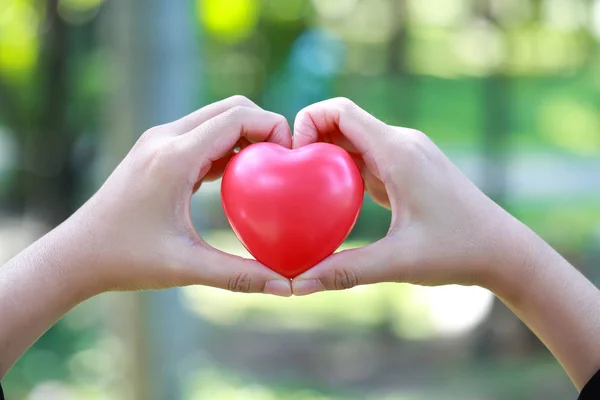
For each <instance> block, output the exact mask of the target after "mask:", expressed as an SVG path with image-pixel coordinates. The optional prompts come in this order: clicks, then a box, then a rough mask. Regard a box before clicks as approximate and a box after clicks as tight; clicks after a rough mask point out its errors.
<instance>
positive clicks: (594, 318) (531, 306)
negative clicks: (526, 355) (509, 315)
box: [488, 224, 600, 390]
mask: <svg viewBox="0 0 600 400" xmlns="http://www.w3.org/2000/svg"><path fill="white" fill-rule="evenodd" d="M517 225H519V226H517V228H516V229H515V230H514V231H513V232H514V234H513V235H509V236H508V237H507V240H509V241H510V242H511V247H510V251H509V252H508V253H509V254H510V255H509V256H508V258H507V259H506V262H505V263H504V265H502V264H501V263H499V264H498V265H499V267H501V268H502V269H501V270H499V272H498V273H497V274H496V276H495V277H494V281H492V282H490V283H489V285H488V286H489V287H490V289H491V290H492V291H493V292H494V293H495V294H496V295H497V296H498V297H499V298H500V299H501V300H502V301H503V302H504V303H505V304H506V305H507V306H508V307H509V308H510V309H511V310H512V311H513V312H515V314H516V315H517V316H518V317H519V318H520V319H521V320H522V321H523V322H524V323H525V324H526V325H527V326H528V327H529V328H530V329H531V330H532V331H533V332H534V333H535V334H536V335H537V336H538V337H539V338H540V340H541V341H542V342H543V343H544V344H545V345H546V347H547V348H548V349H549V350H550V351H551V352H552V353H553V354H554V356H555V357H556V358H557V360H558V361H559V362H560V363H561V365H562V366H563V368H564V369H565V371H566V372H567V374H568V375H569V377H570V378H571V380H572V381H573V383H574V384H575V386H576V387H577V388H578V389H579V390H581V388H582V387H583V386H584V385H585V384H586V383H587V381H588V380H589V379H590V378H591V377H592V376H593V375H594V373H595V372H597V371H598V369H600V291H599V290H598V289H597V288H596V287H595V286H594V285H593V284H592V283H591V282H590V281H589V280H588V279H586V278H585V277H584V276H583V275H582V274H581V273H580V272H579V271H577V270H576V269H575V268H574V267H573V266H571V265H570V264H569V263H568V262H567V261H566V260H565V259H564V258H563V257H562V256H560V255H559V254H558V253H557V252H556V251H554V250H553V249H552V248H551V247H550V246H548V245H547V244H546V243H545V242H544V241H543V240H542V239H540V238H539V237H538V236H537V235H536V234H535V233H533V232H532V231H531V230H529V229H528V228H526V227H524V226H522V225H520V224H517ZM505 254H506V253H505Z"/></svg>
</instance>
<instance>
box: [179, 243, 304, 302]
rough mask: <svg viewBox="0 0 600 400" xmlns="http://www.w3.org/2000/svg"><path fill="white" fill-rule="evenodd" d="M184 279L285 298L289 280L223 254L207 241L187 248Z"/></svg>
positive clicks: (231, 289) (253, 262) (287, 292)
mask: <svg viewBox="0 0 600 400" xmlns="http://www.w3.org/2000/svg"><path fill="white" fill-rule="evenodd" d="M186 255H187V257H186V259H187V263H186V264H187V265H190V266H192V268H190V269H189V272H188V277H187V282H188V283H189V284H201V285H206V286H212V287H216V288H221V289H226V290H229V291H232V292H241V293H266V294H272V295H276V296H283V297H289V296H291V295H292V291H291V285H290V280H289V279H287V278H285V277H283V276H281V275H279V274H277V273H276V272H274V271H272V270H270V269H269V268H267V267H265V266H263V265H262V264H260V263H259V262H257V261H254V260H248V259H244V258H242V257H238V256H234V255H231V254H227V253H224V252H222V251H220V250H217V249H215V248H213V247H210V246H208V245H207V244H198V245H194V246H193V247H192V248H188V251H187V254H186Z"/></svg>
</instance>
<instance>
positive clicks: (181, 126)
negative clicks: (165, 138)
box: [167, 95, 262, 135]
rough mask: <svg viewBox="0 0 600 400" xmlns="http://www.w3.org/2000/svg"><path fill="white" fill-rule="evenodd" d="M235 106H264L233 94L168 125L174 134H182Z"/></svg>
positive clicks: (258, 108)
mask: <svg viewBox="0 0 600 400" xmlns="http://www.w3.org/2000/svg"><path fill="white" fill-rule="evenodd" d="M234 107H248V108H254V109H257V110H262V108H260V107H259V106H257V105H256V104H255V103H254V102H252V100H250V99H248V98H246V97H244V96H239V95H237V96H231V97H228V98H226V99H224V100H221V101H218V102H216V103H212V104H209V105H207V106H205V107H202V108H201V109H199V110H196V111H194V112H193V113H191V114H189V115H186V116H185V117H182V118H180V119H178V120H176V121H173V122H171V123H169V124H167V127H168V128H169V129H168V130H169V132H171V133H172V134H174V135H182V134H184V133H187V132H189V131H191V130H193V129H195V128H196V127H198V126H200V125H202V124H203V123H205V122H206V121H208V120H209V119H211V118H214V117H216V116H217V115H219V114H222V113H224V112H225V111H227V110H230V109H232V108H234Z"/></svg>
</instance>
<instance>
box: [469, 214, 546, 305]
mask: <svg viewBox="0 0 600 400" xmlns="http://www.w3.org/2000/svg"><path fill="white" fill-rule="evenodd" d="M509 217H510V218H509V219H508V220H507V221H506V223H505V224H504V229H503V231H502V232H501V233H499V234H498V237H497V240H496V246H495V251H493V252H491V256H492V257H491V260H490V261H489V262H488V265H487V266H486V268H485V271H486V273H485V276H484V278H483V280H482V285H481V286H483V287H485V288H486V289H488V290H490V291H491V292H492V293H494V294H495V295H496V296H497V297H499V298H500V299H502V300H503V301H504V302H506V303H508V304H518V303H520V302H521V301H522V300H523V298H524V297H525V296H527V294H528V292H529V291H530V290H531V287H532V286H534V285H535V281H536V279H537V276H538V274H539V273H540V270H541V269H542V267H543V265H545V264H546V263H547V262H546V261H547V260H548V259H549V258H550V257H551V256H552V254H553V250H552V249H551V248H550V246H549V245H548V244H547V243H546V242H544V240H543V239H541V238H540V237H539V236H538V235H537V234H536V233H535V232H533V231H532V230H531V229H529V228H528V227H527V226H525V225H524V224H522V223H521V222H520V221H518V220H517V219H515V218H513V217H512V216H509Z"/></svg>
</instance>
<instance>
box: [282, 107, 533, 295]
mask: <svg viewBox="0 0 600 400" xmlns="http://www.w3.org/2000/svg"><path fill="white" fill-rule="evenodd" d="M318 141H327V142H331V143H334V144H337V145H339V146H341V147H343V148H345V149H346V150H348V151H349V152H350V153H351V154H352V155H353V157H354V158H355V160H356V161H357V163H358V165H359V167H360V168H361V170H362V173H363V177H364V179H365V187H366V189H367V190H368V192H369V193H370V194H371V196H372V197H373V198H374V199H375V200H376V201H377V202H378V203H380V204H382V205H384V206H389V207H390V208H391V210H392V221H391V225H390V229H389V231H388V233H387V235H386V237H385V238H383V239H381V240H379V241H377V242H375V243H373V244H370V245H368V246H365V247H362V248H359V249H352V250H346V251H342V252H340V253H336V254H334V255H332V256H330V257H329V258H327V259H326V260H324V261H323V262H321V263H320V264H319V265H317V266H315V267H314V268H312V269H310V270H309V271H307V272H305V273H304V274H302V275H300V276H298V277H297V278H295V279H294V281H293V291H294V294H296V295H305V294H309V293H313V292H316V291H321V290H338V289H348V288H351V287H353V286H356V285H361V284H371V283H377V282H407V283H414V284H421V285H428V286H435V285H444V284H463V285H480V286H486V287H487V284H488V282H489V281H493V280H495V279H496V278H498V274H502V273H505V272H502V267H503V262H504V261H506V260H504V259H503V257H504V258H506V257H507V255H510V254H511V252H512V251H513V249H512V248H511V244H510V243H508V241H509V240H513V239H514V238H515V237H518V236H519V235H521V232H524V231H525V230H524V229H522V225H521V224H520V223H518V221H516V220H515V219H514V218H512V217H511V216H510V215H509V214H508V213H507V212H505V211H504V210H503V209H502V208H501V207H500V206H498V205H497V204H496V203H494V202H493V201H492V200H491V199H490V198H488V197H487V196H486V195H484V194H483V193H482V192H481V191H480V190H479V189H478V188H477V187H476V186H475V185H474V184H473V183H472V182H471V181H470V180H469V179H468V178H467V177H466V176H465V175H463V173H462V172H461V171H460V170H459V169H458V168H457V167H456V166H455V165H454V164H453V163H452V162H451V161H450V160H449V159H448V158H447V157H446V156H445V155H444V154H443V153H442V152H441V151H440V149H439V148H438V147H437V146H436V145H435V144H434V143H433V142H432V141H431V140H430V139H429V138H428V137H427V136H426V135H425V134H423V133H421V132H419V131H416V130H412V129H407V128H400V127H394V126H389V125H387V124H385V123H383V122H382V121H380V120H378V119H376V118H375V117H373V116H372V115H370V114H369V113H367V112H366V111H364V110H362V109H361V108H359V107H358V106H357V105H355V104H354V103H353V102H351V101H350V100H347V99H344V98H337V99H331V100H327V101H323V102H321V103H316V104H313V105H311V106H309V107H307V108H305V109H304V110H302V111H300V113H299V114H298V115H297V117H296V121H295V127H294V139H293V148H299V147H302V146H306V145H308V144H311V143H314V142H318ZM509 238H513V239H509Z"/></svg>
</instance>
